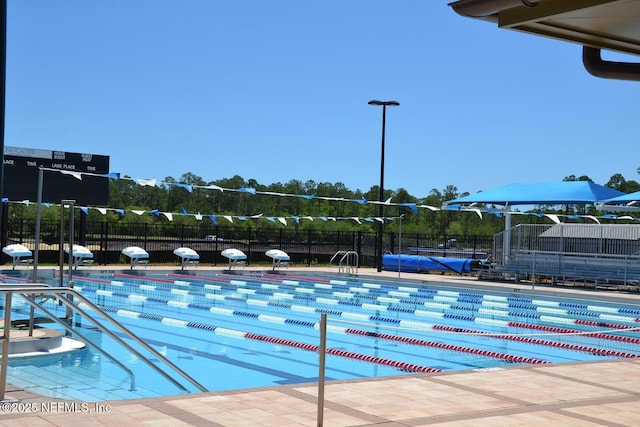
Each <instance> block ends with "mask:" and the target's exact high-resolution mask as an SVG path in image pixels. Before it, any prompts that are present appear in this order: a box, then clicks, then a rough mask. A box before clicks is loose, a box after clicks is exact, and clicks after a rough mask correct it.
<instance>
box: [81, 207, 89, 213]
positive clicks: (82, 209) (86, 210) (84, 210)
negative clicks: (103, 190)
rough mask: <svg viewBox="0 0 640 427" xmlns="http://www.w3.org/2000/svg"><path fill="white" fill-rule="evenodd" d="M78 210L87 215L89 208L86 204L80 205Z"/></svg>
mask: <svg viewBox="0 0 640 427" xmlns="http://www.w3.org/2000/svg"><path fill="white" fill-rule="evenodd" d="M80 211H81V212H82V213H83V214H85V215H89V208H88V207H86V206H80Z"/></svg>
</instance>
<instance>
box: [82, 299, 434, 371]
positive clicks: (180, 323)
mask: <svg viewBox="0 0 640 427" xmlns="http://www.w3.org/2000/svg"><path fill="white" fill-rule="evenodd" d="M80 305H81V306H85V304H84V303H81V304H80ZM83 308H87V309H89V307H83ZM100 308H102V309H103V310H104V311H105V312H107V313H114V314H116V315H118V316H123V317H127V318H140V319H147V320H154V321H158V322H161V323H162V324H163V325H169V326H174V327H187V328H195V329H202V330H207V331H211V332H213V333H215V334H216V335H221V336H228V337H232V338H241V339H242V338H244V339H250V340H256V341H263V342H268V343H273V344H278V345H283V346H287V347H293V348H298V349H301V350H306V351H311V352H315V353H317V352H318V348H319V346H317V345H314V344H307V343H302V342H299V341H294V340H288V339H283V338H277V337H270V336H267V335H261V334H255V333H253V332H245V331H240V330H236V329H228V328H222V327H219V326H213V325H207V324H205V323H199V322H188V321H185V320H180V319H174V318H171V317H163V316H158V315H155V314H148V313H141V312H137V311H132V310H124V309H119V308H117V307H108V306H101V307H100ZM327 354H331V355H333V356H339V357H345V358H349V359H355V360H360V361H363V362H369V363H373V364H378V365H385V366H390V367H393V368H397V369H400V370H403V371H406V372H420V373H434V372H442V369H438V368H431V367H428V366H421V365H416V364H412V363H406V362H400V361H397V360H391V359H385V358H382V357H377V356H368V355H365V354H360V353H354V352H350V351H346V350H340V349H332V348H328V349H327Z"/></svg>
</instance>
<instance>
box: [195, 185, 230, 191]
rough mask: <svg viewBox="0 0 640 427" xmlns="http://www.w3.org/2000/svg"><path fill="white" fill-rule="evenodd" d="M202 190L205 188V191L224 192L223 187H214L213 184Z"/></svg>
mask: <svg viewBox="0 0 640 427" xmlns="http://www.w3.org/2000/svg"><path fill="white" fill-rule="evenodd" d="M201 188H204V189H207V190H219V191H221V192H224V188H222V187H218V186H217V185H213V184H211V185H205V186H203V187H201Z"/></svg>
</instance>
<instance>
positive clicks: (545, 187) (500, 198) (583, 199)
mask: <svg viewBox="0 0 640 427" xmlns="http://www.w3.org/2000/svg"><path fill="white" fill-rule="evenodd" d="M623 195H625V193H623V192H622V191H618V190H614V189H612V188H608V187H604V186H602V185H598V184H594V183H593V182H589V181H561V182H542V183H516V184H507V185H503V186H502V187H497V188H494V189H491V190H487V191H482V192H480V193H476V194H472V195H469V196H465V197H460V198H458V199H454V200H449V201H447V202H445V206H447V207H451V206H452V205H468V204H472V203H485V204H493V205H501V206H512V205H589V204H594V203H596V202H601V201H604V200H608V199H612V198H614V197H619V196H623Z"/></svg>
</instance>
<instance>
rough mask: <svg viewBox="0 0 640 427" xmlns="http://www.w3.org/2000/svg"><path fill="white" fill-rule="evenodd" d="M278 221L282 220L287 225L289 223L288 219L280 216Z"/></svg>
mask: <svg viewBox="0 0 640 427" xmlns="http://www.w3.org/2000/svg"><path fill="white" fill-rule="evenodd" d="M278 221H280V222H281V223H282V224H283V225H285V226H286V225H287V220H286V219H284V218H282V217H278Z"/></svg>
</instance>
